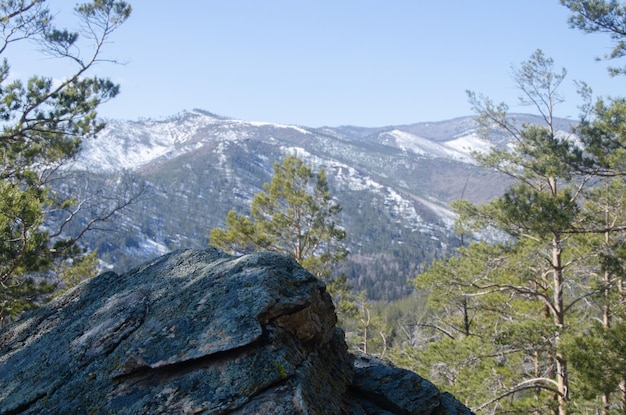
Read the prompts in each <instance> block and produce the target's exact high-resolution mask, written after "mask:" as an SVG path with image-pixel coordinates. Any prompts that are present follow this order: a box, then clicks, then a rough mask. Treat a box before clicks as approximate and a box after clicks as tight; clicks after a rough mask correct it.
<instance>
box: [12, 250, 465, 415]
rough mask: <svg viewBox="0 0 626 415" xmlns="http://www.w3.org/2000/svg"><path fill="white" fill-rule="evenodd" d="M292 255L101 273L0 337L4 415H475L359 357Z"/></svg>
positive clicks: (195, 256) (188, 254)
mask: <svg viewBox="0 0 626 415" xmlns="http://www.w3.org/2000/svg"><path fill="white" fill-rule="evenodd" d="M335 323H336V315H335V313H334V308H333V305H332V301H331V299H330V296H329V295H328V293H327V292H326V289H325V286H324V284H323V283H322V282H320V281H319V280H317V279H315V278H314V277H313V276H312V275H311V274H309V273H308V272H307V271H305V270H304V269H302V268H301V267H300V266H299V265H298V264H297V263H296V262H295V261H294V260H292V259H291V258H289V257H288V256H284V255H280V254H274V253H267V252H266V253H257V254H251V255H246V256H243V257H231V256H228V255H225V254H223V253H220V252H219V251H216V250H213V249H209V250H205V251H195V250H185V251H176V252H173V253H170V254H168V255H165V256H163V257H161V258H158V259H156V260H154V261H152V262H150V263H147V264H145V265H144V266H141V267H139V268H136V269H134V270H131V271H129V272H127V273H124V274H122V275H117V274H115V273H112V272H109V273H104V274H102V275H99V276H98V277H96V278H94V279H92V280H89V281H88V282H86V283H84V284H82V285H80V286H79V287H77V288H76V289H74V290H72V291H70V292H68V293H66V294H65V295H63V296H61V297H59V298H58V299H57V300H55V301H54V302H52V303H50V304H48V305H46V306H45V307H43V308H41V309H39V310H37V311H36V312H34V313H32V314H30V315H28V316H26V317H25V318H23V319H22V320H20V321H18V322H16V323H15V324H13V325H11V326H9V327H7V328H6V329H5V330H4V331H3V332H2V333H0V414H98V413H101V414H386V413H389V414H420V415H422V414H423V415H444V414H450V415H455V414H470V413H471V412H470V411H469V410H468V409H467V408H465V407H463V406H462V405H461V404H459V403H458V402H457V401H456V400H455V399H454V398H453V397H451V396H449V395H446V394H441V393H439V391H438V390H437V389H436V388H435V387H434V385H432V384H431V383H430V382H428V381H426V380H424V379H422V378H420V377H419V376H418V375H416V374H414V373H412V372H409V371H406V370H402V369H399V368H397V367H394V366H393V365H391V364H389V363H387V362H384V361H381V360H378V359H375V358H373V357H370V356H356V357H354V356H352V355H350V354H349V353H348V351H347V347H346V343H345V341H344V336H343V332H342V331H341V330H340V329H338V328H337V327H336V326H335Z"/></svg>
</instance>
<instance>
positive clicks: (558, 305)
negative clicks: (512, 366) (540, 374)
mask: <svg viewBox="0 0 626 415" xmlns="http://www.w3.org/2000/svg"><path fill="white" fill-rule="evenodd" d="M561 253H562V252H561V239H560V237H559V236H558V235H555V236H554V238H553V240H552V272H553V290H554V297H553V302H554V303H553V307H554V325H555V331H556V337H555V339H554V348H555V349H556V352H555V359H554V360H555V362H556V373H555V375H556V383H557V390H558V396H557V401H558V413H559V415H567V400H568V394H569V378H568V374H567V361H566V360H565V356H563V354H562V353H561V352H560V351H559V350H558V349H559V343H560V342H561V333H562V331H563V328H564V327H565V308H564V306H563V266H562V261H561V259H562V258H561Z"/></svg>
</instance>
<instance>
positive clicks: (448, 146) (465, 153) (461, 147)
mask: <svg viewBox="0 0 626 415" xmlns="http://www.w3.org/2000/svg"><path fill="white" fill-rule="evenodd" d="M380 138H381V139H382V144H385V145H393V146H396V147H398V148H400V149H401V150H403V151H405V152H412V153H413V154H416V155H418V156H422V157H432V158H445V159H452V160H457V161H462V162H465V163H471V162H473V157H472V156H471V154H470V152H471V151H472V150H473V149H474V147H473V145H477V144H479V141H478V140H479V138H478V137H473V136H464V137H459V138H457V139H454V140H451V141H447V142H444V143H438V142H435V141H432V140H429V139H427V138H423V137H420V136H418V135H415V134H411V133H407V132H405V131H400V130H392V131H388V132H385V133H383V134H381V137H380Z"/></svg>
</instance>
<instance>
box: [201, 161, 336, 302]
mask: <svg viewBox="0 0 626 415" xmlns="http://www.w3.org/2000/svg"><path fill="white" fill-rule="evenodd" d="M273 168H274V175H273V177H272V180H271V181H270V182H269V183H266V184H265V185H264V186H263V188H264V191H263V192H260V193H258V194H256V195H255V196H254V198H253V199H252V206H251V210H250V212H251V215H250V216H242V215H238V214H237V213H236V212H235V211H232V210H231V211H230V212H228V215H227V216H226V229H220V228H215V229H212V230H211V235H210V238H211V242H210V244H211V246H213V247H216V248H219V249H222V250H224V251H226V252H229V253H233V254H244V253H248V252H253V251H257V250H269V251H275V252H283V253H286V254H288V255H290V256H292V257H293V258H294V259H295V260H296V261H298V263H300V264H301V265H302V266H303V267H304V268H306V269H307V270H309V271H310V272H312V273H313V274H314V275H316V276H317V277H318V278H322V279H325V280H327V282H329V284H330V287H331V290H332V289H333V287H334V288H336V289H335V290H334V291H335V293H336V294H338V295H339V294H340V293H341V292H343V293H344V294H345V293H346V290H345V279H343V278H339V279H335V280H331V271H332V266H333V264H336V263H337V262H338V261H341V260H342V259H344V258H345V256H346V254H347V252H346V250H345V248H344V246H343V245H342V241H343V240H344V239H345V237H346V234H345V231H344V230H343V229H342V228H341V227H340V225H339V218H338V215H339V213H340V212H341V207H340V206H339V205H338V204H336V203H335V202H333V200H332V197H331V194H330V189H329V187H328V181H327V179H326V173H325V172H324V170H323V169H320V170H319V171H318V172H317V174H315V173H313V171H312V170H311V168H310V167H309V166H307V165H306V164H305V163H304V162H303V161H302V160H301V159H299V158H297V157H295V156H288V157H286V158H285V159H284V160H283V161H282V163H278V162H276V163H274V166H273Z"/></svg>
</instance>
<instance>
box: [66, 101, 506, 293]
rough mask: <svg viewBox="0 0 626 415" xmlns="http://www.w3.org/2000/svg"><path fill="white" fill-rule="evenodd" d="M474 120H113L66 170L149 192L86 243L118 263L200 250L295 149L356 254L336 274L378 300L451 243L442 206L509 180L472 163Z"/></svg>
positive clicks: (496, 189) (192, 116)
mask: <svg viewBox="0 0 626 415" xmlns="http://www.w3.org/2000/svg"><path fill="white" fill-rule="evenodd" d="M476 128H477V125H476V123H475V122H474V120H473V119H472V118H471V117H466V118H458V119H454V120H450V121H444V122H437V123H418V124H411V125H405V126H389V127H380V128H364V127H354V126H343V127H336V128H331V127H324V128H318V129H314V128H308V127H303V126H291V125H281V124H273V123H265V122H250V121H242V120H234V119H228V118H224V117H219V116H216V115H214V114H211V113H208V112H205V111H199V110H194V111H188V112H183V113H180V114H178V115H176V116H173V117H170V118H168V119H163V120H157V121H155V120H144V121H132V122H131V121H116V120H112V121H109V122H108V125H107V127H106V128H105V129H104V130H103V131H102V132H101V133H100V134H99V135H98V137H97V138H95V139H90V140H86V141H85V142H84V143H83V150H82V152H81V153H80V155H79V156H78V157H77V158H76V162H75V163H74V165H73V168H74V169H77V170H89V171H91V172H94V177H96V176H97V177H100V178H106V177H108V176H111V175H114V174H116V173H117V172H119V171H121V170H126V171H130V172H131V173H132V174H133V175H134V176H135V180H137V181H141V182H143V183H145V185H146V188H147V189H148V191H147V192H146V194H145V197H144V198H143V199H142V201H141V202H140V203H138V204H136V205H133V206H132V207H131V208H129V209H128V210H127V211H125V213H124V214H123V215H122V216H121V217H120V218H119V219H118V221H117V222H116V224H115V226H114V231H113V232H106V233H96V234H93V235H92V236H90V237H89V238H88V239H87V240H86V241H87V243H88V244H89V245H90V246H91V247H93V248H98V250H99V252H100V255H101V256H102V258H103V259H104V260H105V261H107V262H108V263H109V264H110V265H111V266H114V267H120V268H121V267H126V266H128V265H129V263H140V262H142V261H144V260H145V259H147V258H148V257H153V256H156V255H159V254H162V253H164V252H165V251H169V250H173V249H177V248H182V247H205V246H207V244H208V234H209V231H210V229H211V228H213V227H220V226H223V224H224V218H225V217H226V213H227V212H228V211H229V210H231V209H235V210H237V211H238V212H240V213H248V209H249V205H250V202H251V199H252V196H253V195H254V194H256V193H258V192H259V191H261V189H262V186H263V183H266V182H268V181H269V180H270V179H271V175H272V165H273V163H274V162H276V161H279V160H280V159H281V158H283V157H284V156H286V155H288V154H296V155H298V156H299V157H301V158H303V159H304V160H305V161H306V162H307V163H308V164H310V165H312V166H313V167H314V168H315V169H318V168H324V169H325V170H326V172H327V175H328V177H329V182H330V185H331V188H332V191H333V195H334V197H335V198H336V200H337V202H338V203H339V204H340V205H342V207H343V213H342V215H343V216H342V219H343V224H344V226H345V228H346V231H347V234H348V237H349V241H348V248H349V250H350V251H351V255H350V261H349V262H348V263H347V264H346V265H345V266H344V267H343V268H342V269H341V270H340V271H341V272H345V273H347V274H348V276H349V277H350V281H351V283H352V284H353V285H354V286H356V287H357V288H359V289H367V290H368V292H369V294H370V296H371V297H373V298H393V297H397V296H399V295H403V294H405V293H407V292H408V291H409V287H408V286H407V284H406V280H407V279H408V278H411V277H413V276H414V275H415V273H416V272H417V270H418V269H419V268H420V267H422V266H423V265H424V263H425V262H426V261H429V260H430V259H432V258H433V257H436V256H440V255H442V254H445V253H447V252H448V251H449V250H450V249H451V248H453V247H454V246H457V245H458V240H457V238H456V237H455V236H454V235H453V234H452V232H451V227H452V224H453V221H454V218H453V215H452V214H451V212H450V210H449V209H448V208H447V204H448V203H449V202H450V201H452V200H455V199H458V198H461V197H464V198H467V199H469V200H472V201H474V202H482V201H487V200H489V199H491V198H493V197H494V196H496V195H498V194H500V193H501V192H502V191H503V189H504V186H505V185H506V183H505V182H504V181H503V180H502V178H500V177H498V176H496V175H495V174H494V173H493V172H490V171H487V170H485V169H483V168H481V167H479V166H477V165H476V164H475V163H474V161H473V158H472V156H471V152H472V151H474V150H476V151H487V150H488V148H489V147H488V145H487V144H486V143H485V142H484V141H482V140H481V139H480V138H479V136H478V134H477V131H476Z"/></svg>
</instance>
